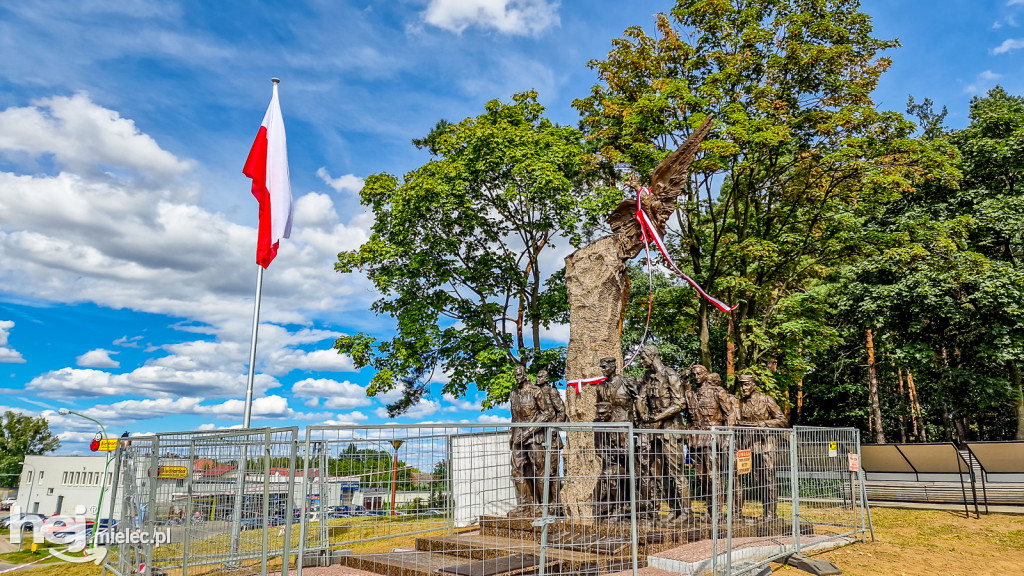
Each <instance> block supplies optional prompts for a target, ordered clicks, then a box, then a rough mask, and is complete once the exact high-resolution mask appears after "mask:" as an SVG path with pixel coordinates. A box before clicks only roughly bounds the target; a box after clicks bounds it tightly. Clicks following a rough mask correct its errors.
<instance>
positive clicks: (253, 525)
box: [241, 516, 285, 530]
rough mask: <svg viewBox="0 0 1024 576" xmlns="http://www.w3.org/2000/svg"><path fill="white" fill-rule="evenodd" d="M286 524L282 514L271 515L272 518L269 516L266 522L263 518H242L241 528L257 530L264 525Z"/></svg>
mask: <svg viewBox="0 0 1024 576" xmlns="http://www.w3.org/2000/svg"><path fill="white" fill-rule="evenodd" d="M284 524H285V519H284V518H281V517H280V516H271V517H270V518H267V520H266V522H264V521H263V519H262V518H247V519H245V520H242V523H241V529H242V530H257V529H259V528H263V527H264V526H284Z"/></svg>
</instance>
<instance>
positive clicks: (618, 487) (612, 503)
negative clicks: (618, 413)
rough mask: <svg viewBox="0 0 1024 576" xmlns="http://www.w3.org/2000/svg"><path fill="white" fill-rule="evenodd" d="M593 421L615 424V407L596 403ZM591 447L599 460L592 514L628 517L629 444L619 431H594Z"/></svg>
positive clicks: (605, 403)
mask: <svg viewBox="0 0 1024 576" xmlns="http://www.w3.org/2000/svg"><path fill="white" fill-rule="evenodd" d="M596 408H597V419H596V420H595V421H596V422H615V420H614V414H615V407H614V406H613V405H612V404H611V403H610V402H598V403H597V405H596ZM594 448H595V450H596V451H597V455H598V457H600V458H601V476H600V477H599V478H598V480H597V484H596V485H595V486H594V512H595V513H596V514H597V515H598V516H603V517H609V516H611V517H618V518H622V517H624V516H625V517H628V516H629V514H630V507H629V498H630V494H629V453H628V452H627V450H629V444H628V437H627V436H626V435H625V434H623V433H621V432H611V431H603V430H600V429H598V430H596V431H595V432H594Z"/></svg>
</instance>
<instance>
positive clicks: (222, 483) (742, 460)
mask: <svg viewBox="0 0 1024 576" xmlns="http://www.w3.org/2000/svg"><path fill="white" fill-rule="evenodd" d="M850 454H853V455H859V435H858V432H857V430H856V429H837V428H808V427H799V428H795V429H767V428H747V427H735V428H715V429H713V430H708V431H692V430H652V429H638V428H634V427H632V426H631V425H629V424H622V423H541V424H504V425H500V426H496V425H482V424H421V425H381V426H310V427H308V428H307V429H306V430H305V434H304V435H303V436H300V435H299V432H298V430H297V429H296V428H281V429H269V428H262V429H246V430H231V431H219V432H186V433H180V434H158V435H153V436H145V437H133V438H131V439H123V440H122V441H121V445H120V446H119V448H118V452H117V458H116V474H117V475H118V477H119V478H120V480H121V482H120V483H119V486H118V487H116V488H115V489H116V490H117V492H116V493H115V494H114V496H113V498H112V501H111V515H113V512H114V500H116V501H117V502H118V503H119V504H118V508H119V509H120V511H121V517H120V518H119V520H120V522H119V524H118V526H119V527H120V529H122V530H124V531H128V532H132V531H134V532H136V533H139V534H142V533H146V532H147V531H148V532H150V533H152V531H155V530H165V531H167V532H168V536H169V538H168V539H167V543H165V544H162V545H160V546H157V547H154V546H153V545H152V543H151V541H150V543H147V542H145V541H141V540H132V539H127V541H126V542H124V543H120V544H117V545H114V546H111V547H110V550H109V553H108V556H107V560H106V568H107V569H108V570H109V571H111V572H112V573H114V574H117V575H118V576H127V575H129V574H144V575H147V576H148V575H154V574H163V575H168V576H170V575H174V576H177V575H179V574H180V575H181V576H189V575H200V574H225V573H230V574H269V573H277V572H281V573H283V574H287V573H288V572H289V570H290V571H291V572H292V573H295V574H297V575H298V576H300V575H301V574H302V573H303V569H304V568H308V567H310V566H322V565H329V564H337V563H341V564H345V565H347V566H349V567H351V568H355V569H361V570H365V571H369V572H372V573H378V574H400V575H410V576H412V575H416V574H427V573H430V574H441V575H444V574H458V573H461V572H465V571H466V570H469V569H470V568H472V565H474V564H476V565H478V566H477V568H483V567H484V565H486V567H487V570H489V571H491V572H494V573H498V574H501V573H512V572H529V573H535V574H541V575H545V574H567V573H573V574H595V575H596V574H614V573H621V574H622V575H625V574H636V573H637V571H638V570H639V569H640V568H643V567H646V566H652V567H656V568H661V569H663V570H667V571H670V572H673V573H677V574H715V575H718V574H728V575H741V574H747V573H755V572H756V571H757V570H760V569H762V568H763V567H764V566H766V565H767V564H768V562H770V561H773V560H779V559H780V558H782V557H784V556H786V555H788V554H792V553H794V552H799V551H802V550H810V549H816V548H819V547H824V546H835V545H838V544H842V543H845V542H849V541H851V540H852V539H856V538H861V539H863V538H865V537H866V535H867V534H868V533H870V514H869V511H868V508H867V502H866V500H865V498H864V494H865V492H864V482H863V474H862V473H861V472H860V471H859V470H854V471H851V467H853V466H851V463H855V462H854V460H855V459H851V458H850V457H849V455H850Z"/></svg>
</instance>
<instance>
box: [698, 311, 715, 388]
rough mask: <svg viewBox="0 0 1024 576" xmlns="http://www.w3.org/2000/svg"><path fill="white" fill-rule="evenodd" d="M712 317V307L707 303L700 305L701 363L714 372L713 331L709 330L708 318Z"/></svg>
mask: <svg viewBox="0 0 1024 576" xmlns="http://www.w3.org/2000/svg"><path fill="white" fill-rule="evenodd" d="M710 316H711V307H710V306H708V304H707V302H704V301H701V303H700V363H701V364H703V365H704V367H705V368H707V369H708V371H709V372H714V371H715V369H714V368H713V367H712V366H711V330H710V329H709V328H708V318H709V317H710Z"/></svg>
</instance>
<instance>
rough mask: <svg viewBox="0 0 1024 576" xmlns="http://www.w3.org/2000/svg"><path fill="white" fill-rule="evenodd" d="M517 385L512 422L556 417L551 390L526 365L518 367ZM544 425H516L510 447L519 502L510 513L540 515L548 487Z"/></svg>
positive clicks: (513, 477) (513, 478)
mask: <svg viewBox="0 0 1024 576" xmlns="http://www.w3.org/2000/svg"><path fill="white" fill-rule="evenodd" d="M515 378H516V384H517V385H518V386H517V387H516V389H515V390H513V391H512V394H511V395H510V396H509V404H510V405H511V409H512V422H513V423H520V422H528V423H541V422H550V421H552V420H553V419H554V418H555V409H554V407H553V406H552V405H551V402H550V396H549V395H548V393H547V392H546V391H545V390H544V389H542V388H541V387H539V386H537V385H536V384H534V383H533V382H531V381H530V379H529V377H527V375H526V368H524V367H523V366H522V365H517V366H516V367H515ZM544 431H545V429H544V426H524V427H518V426H516V427H513V428H512V437H511V440H510V441H509V448H511V450H512V482H513V483H514V484H515V487H516V498H517V499H518V501H519V505H518V506H517V507H516V508H515V509H513V510H512V512H510V513H509V515H510V516H536V515H538V512H539V510H538V505H539V504H540V503H541V498H542V497H543V490H544Z"/></svg>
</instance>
